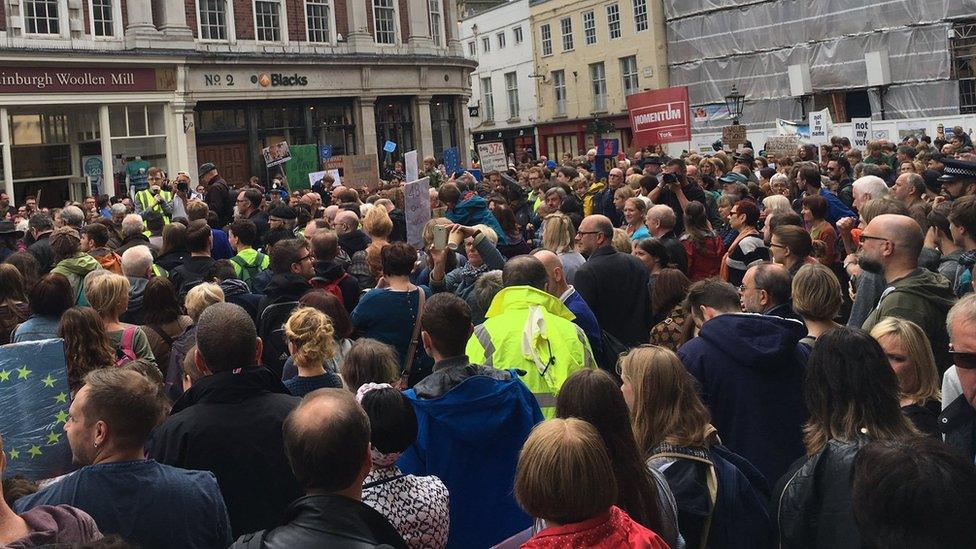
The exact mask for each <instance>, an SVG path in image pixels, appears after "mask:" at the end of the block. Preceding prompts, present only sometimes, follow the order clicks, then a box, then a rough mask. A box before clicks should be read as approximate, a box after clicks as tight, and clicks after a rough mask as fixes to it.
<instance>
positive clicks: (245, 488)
mask: <svg viewBox="0 0 976 549" xmlns="http://www.w3.org/2000/svg"><path fill="white" fill-rule="evenodd" d="M299 402H300V400H299V399H298V398H296V397H293V396H291V395H290V394H289V393H288V389H286V388H285V386H284V385H282V383H281V380H280V379H278V378H277V377H275V375H274V374H272V373H271V371H270V370H268V369H267V368H263V367H260V366H243V367H242V368H239V369H235V370H232V371H228V372H219V373H216V374H213V375H210V376H206V377H203V378H201V379H199V380H197V382H196V383H194V384H193V386H192V387H190V389H189V390H188V391H186V392H185V393H183V396H181V397H180V398H179V400H177V401H176V402H175V403H174V404H173V411H172V412H171V414H170V416H169V418H167V419H166V421H164V422H163V424H162V425H160V426H159V427H157V428H156V430H155V431H154V432H153V434H152V438H151V439H150V441H149V444H148V445H147V446H148V449H149V451H148V454H149V455H150V456H151V457H153V458H155V459H156V460H157V461H159V462H160V463H165V464H167V465H172V466H174V467H181V468H183V469H195V470H199V471H210V472H212V473H213V474H214V476H216V477H217V484H219V485H220V492H221V493H222V494H223V496H224V502H225V503H226V504H227V512H228V514H229V515H230V524H231V529H232V531H233V532H234V535H237V536H239V535H243V534H246V533H248V532H254V531H257V530H262V529H265V528H272V527H274V526H277V525H278V524H281V518H282V515H281V513H282V510H283V509H285V508H286V507H287V506H288V504H289V503H290V502H292V501H294V500H295V499H296V498H298V497H299V496H300V495H301V488H300V487H299V485H298V481H297V480H296V479H295V476H294V475H293V474H292V471H291V467H289V465H288V460H287V459H286V458H285V448H284V442H283V440H282V431H281V427H282V424H283V423H284V421H285V417H287V416H288V414H289V413H290V412H291V411H292V410H293V409H294V408H295V407H296V406H297V405H298V403H299Z"/></svg>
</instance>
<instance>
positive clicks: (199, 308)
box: [184, 283, 224, 322]
mask: <svg viewBox="0 0 976 549" xmlns="http://www.w3.org/2000/svg"><path fill="white" fill-rule="evenodd" d="M222 301H224V291H223V290H221V289H220V286H218V285H216V284H213V283H205V284H197V285H196V286H194V287H192V288H190V291H189V292H187V293H186V299H185V300H184V304H185V305H186V314H187V315H189V316H190V318H192V319H193V322H196V321H197V320H199V318H200V314H201V313H203V310H204V309H206V308H207V307H209V306H211V305H213V304H214V303H220V302H222Z"/></svg>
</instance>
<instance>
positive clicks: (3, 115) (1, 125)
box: [0, 107, 17, 206]
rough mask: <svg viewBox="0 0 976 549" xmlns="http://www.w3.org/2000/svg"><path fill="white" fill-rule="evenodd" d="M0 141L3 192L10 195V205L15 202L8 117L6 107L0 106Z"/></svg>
mask: <svg viewBox="0 0 976 549" xmlns="http://www.w3.org/2000/svg"><path fill="white" fill-rule="evenodd" d="M0 143H3V182H2V185H3V192H5V193H7V196H9V197H10V205H11V206H14V205H16V203H17V200H16V197H15V196H14V171H13V169H14V163H13V159H11V158H10V117H9V116H7V109H6V108H5V107H0Z"/></svg>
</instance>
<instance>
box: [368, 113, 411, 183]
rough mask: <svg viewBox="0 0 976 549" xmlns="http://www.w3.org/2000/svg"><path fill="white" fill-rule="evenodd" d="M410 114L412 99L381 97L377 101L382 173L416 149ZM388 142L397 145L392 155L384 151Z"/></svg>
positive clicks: (378, 146)
mask: <svg viewBox="0 0 976 549" xmlns="http://www.w3.org/2000/svg"><path fill="white" fill-rule="evenodd" d="M410 112H411V109H410V99H409V98H407V97H387V98H383V97H381V98H379V99H377V100H376V144H377V147H376V150H377V151H379V155H380V158H379V161H380V165H381V166H383V167H384V168H385V169H384V170H382V173H386V169H389V168H392V167H393V163H394V162H396V161H398V160H402V159H403V153H404V152H405V151H412V150H414V149H415V148H416V146H414V141H413V118H412V117H411V114H410ZM387 141H392V142H393V143H396V150H394V151H393V152H392V153H387V152H384V151H383V146H384V145H385V144H386V142H387Z"/></svg>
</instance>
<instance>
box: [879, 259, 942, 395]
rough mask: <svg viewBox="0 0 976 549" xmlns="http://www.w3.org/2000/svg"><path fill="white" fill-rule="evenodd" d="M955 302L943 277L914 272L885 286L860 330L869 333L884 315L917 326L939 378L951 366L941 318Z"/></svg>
mask: <svg viewBox="0 0 976 549" xmlns="http://www.w3.org/2000/svg"><path fill="white" fill-rule="evenodd" d="M955 301H956V297H955V295H953V293H952V286H951V284H950V282H949V281H948V280H947V279H946V278H945V277H944V276H942V275H940V274H937V273H933V272H931V271H928V270H925V269H916V270H915V271H914V272H913V273H912V274H910V275H908V276H905V277H902V278H900V279H898V280H895V281H894V282H892V283H891V284H888V286H887V287H886V288H885V289H884V292H882V293H881V299H880V300H879V301H878V306H877V307H875V309H874V310H873V311H872V312H871V314H869V315H868V317H867V319H865V320H864V324H863V325H861V328H862V329H863V330H865V331H868V332H870V331H871V328H874V325H875V324H877V323H878V322H881V320H882V319H884V318H885V317H888V316H893V317H897V318H903V319H905V320H910V321H912V322H914V323H915V324H918V326H919V327H920V328H922V330H923V331H924V332H925V333H926V334H928V336H929V341H930V342H931V343H932V354H933V355H935V364H936V365H937V366H938V367H939V375H940V376H941V375H942V374H944V373H945V371H946V370H947V369H949V366H952V358H950V356H949V332H948V331H946V324H945V319H946V315H948V314H949V309H951V308H952V305H953V303H955Z"/></svg>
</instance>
